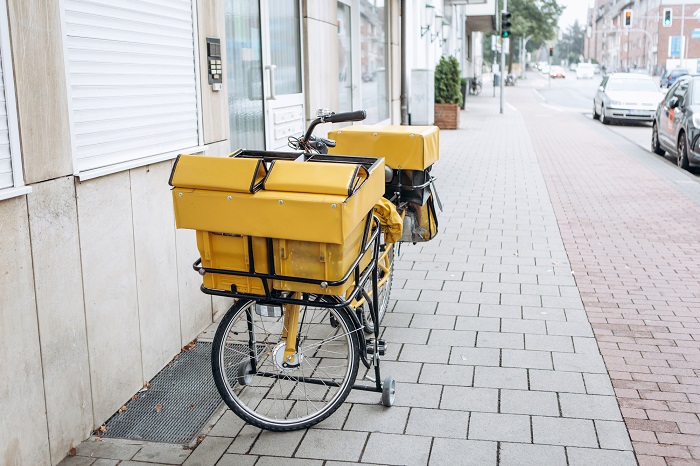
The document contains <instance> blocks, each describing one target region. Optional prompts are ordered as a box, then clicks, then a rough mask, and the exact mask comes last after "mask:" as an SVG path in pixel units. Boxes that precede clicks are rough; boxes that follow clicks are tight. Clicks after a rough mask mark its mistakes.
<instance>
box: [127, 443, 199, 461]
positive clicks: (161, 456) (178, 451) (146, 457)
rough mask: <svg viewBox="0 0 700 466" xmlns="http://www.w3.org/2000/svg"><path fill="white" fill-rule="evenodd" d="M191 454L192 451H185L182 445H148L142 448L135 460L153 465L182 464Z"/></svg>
mask: <svg viewBox="0 0 700 466" xmlns="http://www.w3.org/2000/svg"><path fill="white" fill-rule="evenodd" d="M190 453H191V450H183V449H182V445H171V444H165V443H147V444H145V445H144V446H143V447H141V450H139V452H138V453H137V454H136V456H134V458H133V459H134V460H135V461H147V462H151V463H164V464H182V463H184V462H185V460H186V459H187V457H188V456H190Z"/></svg>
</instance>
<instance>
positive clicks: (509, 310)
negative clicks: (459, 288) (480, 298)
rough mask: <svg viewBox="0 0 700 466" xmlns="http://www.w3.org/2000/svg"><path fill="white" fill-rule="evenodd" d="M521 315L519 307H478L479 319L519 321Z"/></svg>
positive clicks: (496, 305) (497, 305)
mask: <svg viewBox="0 0 700 466" xmlns="http://www.w3.org/2000/svg"><path fill="white" fill-rule="evenodd" d="M522 315H523V313H522V308H521V307H520V306H506V305H503V304H482V305H481V306H479V317H504V318H507V319H520V318H521V317H522Z"/></svg>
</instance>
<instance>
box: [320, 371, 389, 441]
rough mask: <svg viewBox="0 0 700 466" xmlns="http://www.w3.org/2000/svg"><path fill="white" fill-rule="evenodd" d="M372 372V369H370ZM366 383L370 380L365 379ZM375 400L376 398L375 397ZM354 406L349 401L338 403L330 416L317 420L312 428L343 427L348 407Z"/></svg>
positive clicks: (334, 428) (337, 428) (335, 428)
mask: <svg viewBox="0 0 700 466" xmlns="http://www.w3.org/2000/svg"><path fill="white" fill-rule="evenodd" d="M372 373H374V371H372ZM361 381H362V380H360V379H357V382H358V383H359V382H361ZM366 382H367V383H368V384H370V383H371V381H369V380H368V381H366ZM375 400H376V398H375ZM352 406H354V405H352V404H351V403H343V404H342V405H340V407H339V408H338V409H337V410H336V411H335V412H334V413H333V414H331V415H330V416H328V417H327V418H326V419H324V420H323V421H321V422H319V423H318V424H316V425H315V426H314V429H333V430H339V429H342V428H343V424H345V420H346V419H347V418H348V414H349V412H350V408H351V407H352ZM358 406H366V405H358Z"/></svg>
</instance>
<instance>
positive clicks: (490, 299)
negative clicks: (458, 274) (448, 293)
mask: <svg viewBox="0 0 700 466" xmlns="http://www.w3.org/2000/svg"><path fill="white" fill-rule="evenodd" d="M459 302H460V303H471V304H500V303H501V295H500V294H499V293H482V292H472V291H462V293H461V296H460V298H459Z"/></svg>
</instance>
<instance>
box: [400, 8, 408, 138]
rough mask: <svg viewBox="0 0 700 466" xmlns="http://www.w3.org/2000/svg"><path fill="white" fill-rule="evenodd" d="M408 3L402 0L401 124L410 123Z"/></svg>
mask: <svg viewBox="0 0 700 466" xmlns="http://www.w3.org/2000/svg"><path fill="white" fill-rule="evenodd" d="M406 3H408V0H401V124H402V125H407V124H408V76H407V74H406V73H408V70H407V69H406Z"/></svg>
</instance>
